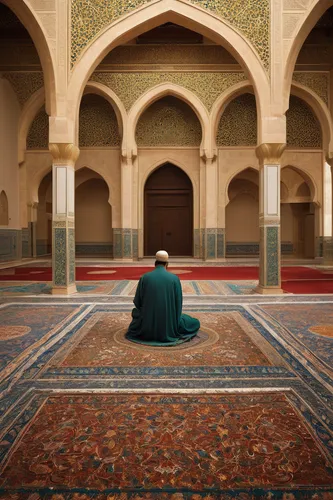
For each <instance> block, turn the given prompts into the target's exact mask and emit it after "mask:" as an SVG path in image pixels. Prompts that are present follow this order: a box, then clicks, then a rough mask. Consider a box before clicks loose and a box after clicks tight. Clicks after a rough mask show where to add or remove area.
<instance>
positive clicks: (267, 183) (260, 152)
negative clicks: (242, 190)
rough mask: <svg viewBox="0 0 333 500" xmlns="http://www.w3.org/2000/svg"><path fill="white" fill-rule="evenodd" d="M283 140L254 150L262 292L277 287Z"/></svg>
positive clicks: (260, 290) (278, 278) (279, 283)
mask: <svg viewBox="0 0 333 500" xmlns="http://www.w3.org/2000/svg"><path fill="white" fill-rule="evenodd" d="M284 149H285V144H277V143H271V144H268V143H266V144H261V145H260V146H258V148H257V150H256V153H257V156H258V158H259V161H260V170H259V174H260V175H259V194H260V197H259V198H260V199H259V228H260V246H259V266H260V269H259V285H258V287H257V290H256V291H257V292H258V293H262V294H277V293H283V291H282V289H281V236H280V159H281V155H282V153H283V151H284Z"/></svg>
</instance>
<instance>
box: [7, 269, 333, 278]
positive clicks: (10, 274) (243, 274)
mask: <svg viewBox="0 0 333 500" xmlns="http://www.w3.org/2000/svg"><path fill="white" fill-rule="evenodd" d="M152 269H153V268H152V267H147V266H145V267H135V266H126V267H77V268H76V280H77V281H89V280H92V281H109V280H111V281H112V280H138V279H139V278H140V277H141V276H142V275H143V274H144V273H147V272H149V271H152ZM169 270H170V271H171V272H174V273H175V274H177V275H178V276H179V278H180V279H182V280H226V281H228V280H255V279H259V268H258V267H257V266H241V267H240V266H232V267H231V266H230V267H229V266H228V267H227V266H218V267H204V266H202V267H186V266H181V267H180V266H179V267H178V266H177V267H170V268H169ZM281 272H282V280H283V281H290V280H322V279H326V280H333V273H331V274H327V273H323V272H321V271H319V270H317V269H311V268H309V267H301V266H300V267H297V266H293V267H282V271H281ZM0 280H3V281H51V280H52V270H51V267H15V268H10V269H8V270H6V269H4V270H2V271H1V273H0Z"/></svg>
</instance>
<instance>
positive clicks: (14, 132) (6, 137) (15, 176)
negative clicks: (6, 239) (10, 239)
mask: <svg viewBox="0 0 333 500" xmlns="http://www.w3.org/2000/svg"><path fill="white" fill-rule="evenodd" d="M19 117H20V106H19V103H18V100H17V97H16V94H15V92H14V90H13V89H12V87H11V85H10V83H9V82H8V81H7V80H5V79H4V78H0V192H1V191H2V190H4V191H5V192H6V195H7V198H8V213H9V224H8V226H3V227H4V228H7V229H20V228H21V223H20V222H21V221H20V205H19V199H20V179H19V165H18V148H17V143H18V141H17V137H18V122H19Z"/></svg>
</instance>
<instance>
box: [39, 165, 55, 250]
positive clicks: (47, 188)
mask: <svg viewBox="0 0 333 500" xmlns="http://www.w3.org/2000/svg"><path fill="white" fill-rule="evenodd" d="M36 253H37V256H41V255H49V254H51V253H52V172H49V173H48V174H46V175H45V177H44V178H43V179H42V181H41V183H40V185H39V189H38V208H37V228H36Z"/></svg>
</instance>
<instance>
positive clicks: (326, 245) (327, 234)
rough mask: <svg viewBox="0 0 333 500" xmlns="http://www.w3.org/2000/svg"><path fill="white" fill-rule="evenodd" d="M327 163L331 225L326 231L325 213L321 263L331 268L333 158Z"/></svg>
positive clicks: (332, 243)
mask: <svg viewBox="0 0 333 500" xmlns="http://www.w3.org/2000/svg"><path fill="white" fill-rule="evenodd" d="M327 163H328V164H329V165H330V167H331V175H330V176H328V177H330V193H329V196H327V197H328V198H329V202H330V205H331V207H332V210H331V211H330V212H331V214H330V215H331V217H330V225H331V228H328V230H326V227H325V226H326V224H325V222H326V221H325V219H326V218H325V213H324V214H323V219H324V223H323V225H324V236H323V243H322V246H323V263H324V265H326V266H333V158H329V159H328V160H327ZM324 173H325V170H324ZM324 201H325V175H324ZM323 210H325V203H324V207H323Z"/></svg>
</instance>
